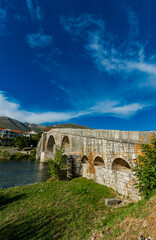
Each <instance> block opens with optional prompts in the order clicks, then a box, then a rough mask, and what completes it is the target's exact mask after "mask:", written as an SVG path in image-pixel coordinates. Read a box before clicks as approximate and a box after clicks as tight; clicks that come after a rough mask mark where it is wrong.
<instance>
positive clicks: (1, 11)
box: [0, 8, 8, 36]
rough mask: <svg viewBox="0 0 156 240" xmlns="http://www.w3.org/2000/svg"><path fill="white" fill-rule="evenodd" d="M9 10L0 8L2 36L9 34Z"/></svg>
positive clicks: (0, 31)
mask: <svg viewBox="0 0 156 240" xmlns="http://www.w3.org/2000/svg"><path fill="white" fill-rule="evenodd" d="M6 22H7V10H6V9H4V8H0V36H5V35H8V31H7V27H6Z"/></svg>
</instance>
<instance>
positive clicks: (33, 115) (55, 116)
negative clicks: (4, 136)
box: [0, 92, 147, 124]
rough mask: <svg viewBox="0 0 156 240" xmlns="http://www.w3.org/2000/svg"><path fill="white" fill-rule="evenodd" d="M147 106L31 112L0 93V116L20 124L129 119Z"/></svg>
mask: <svg viewBox="0 0 156 240" xmlns="http://www.w3.org/2000/svg"><path fill="white" fill-rule="evenodd" d="M146 106H147V105H145V104H140V103H132V104H127V105H119V102H116V101H104V102H99V103H97V104H96V105H95V106H94V107H92V108H90V109H88V110H84V111H77V112H71V111H68V112H53V111H47V112H31V111H27V110H24V109H22V108H21V106H20V104H19V103H16V102H15V101H11V100H9V98H8V97H6V95H5V93H4V92H0V116H7V117H10V118H14V119H17V120H19V121H22V122H29V123H37V124H42V123H46V122H47V123H48V122H49V123H52V122H61V121H67V120H69V119H72V118H78V117H82V116H87V115H99V114H100V115H109V116H116V117H119V118H126V117H131V116H133V115H134V114H136V113H137V112H138V111H139V110H142V109H143V108H145V107H146Z"/></svg>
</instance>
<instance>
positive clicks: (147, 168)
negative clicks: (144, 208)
mask: <svg viewBox="0 0 156 240" xmlns="http://www.w3.org/2000/svg"><path fill="white" fill-rule="evenodd" d="M135 152H136V154H137V159H136V163H135V167H134V169H133V171H134V173H135V176H136V179H137V181H136V183H135V186H136V187H137V188H138V189H139V192H140V195H142V196H144V197H148V196H151V194H152V193H153V192H154V191H155V190H156V138H151V140H150V143H146V144H136V146H135Z"/></svg>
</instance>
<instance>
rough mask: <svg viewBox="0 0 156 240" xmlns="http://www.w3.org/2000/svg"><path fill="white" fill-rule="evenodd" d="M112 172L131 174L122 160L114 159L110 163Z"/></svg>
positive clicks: (127, 165)
mask: <svg viewBox="0 0 156 240" xmlns="http://www.w3.org/2000/svg"><path fill="white" fill-rule="evenodd" d="M112 170H114V171H119V172H131V167H130V165H129V164H128V163H127V162H126V161H125V160H124V159H122V158H116V159H115V160H114V161H113V163H112Z"/></svg>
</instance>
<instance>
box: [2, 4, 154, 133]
mask: <svg viewBox="0 0 156 240" xmlns="http://www.w3.org/2000/svg"><path fill="white" fill-rule="evenodd" d="M155 12H156V2H155V1H154V0H153V1H152V0H137V1H130V0H127V1H126V0H118V1H116V0H97V1H93V0H85V1H84V0H83V1H82V0H66V1H64V0H57V1H56V0H44V1H41V0H23V1H21V0H9V1H7V0H0V116H8V117H11V118H15V119H17V120H19V121H22V122H30V123H38V124H47V125H50V124H54V123H66V122H68V123H77V124H82V125H86V126H89V127H93V128H98V129H100V128H102V129H118V130H156V127H155V126H156V125H155V122H156V98H155V94H156V28H155V22H156V14H155Z"/></svg>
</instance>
